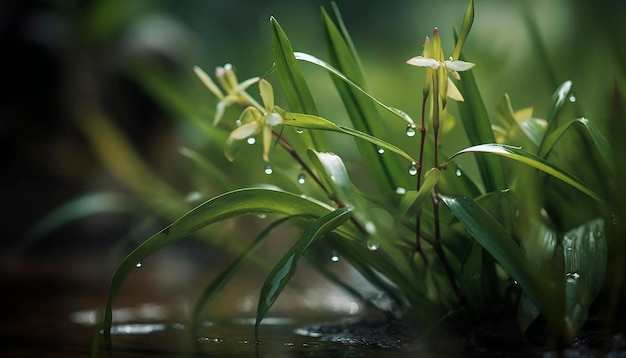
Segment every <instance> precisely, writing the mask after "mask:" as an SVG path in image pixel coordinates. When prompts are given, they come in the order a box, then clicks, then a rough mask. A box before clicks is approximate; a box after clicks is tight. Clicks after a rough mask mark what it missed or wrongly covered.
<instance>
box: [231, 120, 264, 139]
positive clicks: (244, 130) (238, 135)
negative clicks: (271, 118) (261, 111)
mask: <svg viewBox="0 0 626 358" xmlns="http://www.w3.org/2000/svg"><path fill="white" fill-rule="evenodd" d="M260 126H261V124H260V123H259V122H256V121H254V122H250V123H246V124H242V125H241V126H239V127H237V128H235V129H234V130H233V131H232V132H230V136H229V137H230V138H232V139H245V138H248V137H249V136H251V135H253V134H255V133H257V132H258V131H259V128H260Z"/></svg>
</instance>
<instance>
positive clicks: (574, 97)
mask: <svg viewBox="0 0 626 358" xmlns="http://www.w3.org/2000/svg"><path fill="white" fill-rule="evenodd" d="M568 99H569V101H570V102H572V103H574V102H576V93H574V92H572V93H570V94H569V98H568Z"/></svg>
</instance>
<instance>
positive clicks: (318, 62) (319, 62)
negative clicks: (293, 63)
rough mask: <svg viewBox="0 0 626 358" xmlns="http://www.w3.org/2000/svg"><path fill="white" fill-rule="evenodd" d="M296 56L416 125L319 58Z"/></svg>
mask: <svg viewBox="0 0 626 358" xmlns="http://www.w3.org/2000/svg"><path fill="white" fill-rule="evenodd" d="M294 55H295V56H296V59H298V60H300V61H306V62H310V63H312V64H314V65H317V66H320V67H322V68H324V69H326V70H327V71H328V72H330V73H331V74H332V75H334V76H336V77H338V78H339V79H341V80H342V81H344V82H346V83H347V84H349V85H350V86H352V87H354V88H355V89H357V90H358V91H359V92H361V93H363V94H365V95H366V96H367V97H369V98H370V99H371V100H372V101H374V102H375V103H376V104H378V105H379V106H381V107H382V108H383V109H385V110H387V111H388V112H389V113H391V114H393V115H394V116H396V117H398V118H400V119H402V120H403V121H405V122H406V123H408V124H414V123H415V122H414V121H413V119H412V118H411V117H410V116H409V115H408V114H406V113H405V112H403V111H401V110H399V109H397V108H394V107H389V106H387V105H385V104H384V103H382V102H381V101H379V100H378V99H376V98H375V97H374V96H372V95H371V94H369V93H368V92H367V91H365V90H364V89H362V88H361V87H360V86H358V85H357V84H356V83H354V82H352V81H351V80H350V79H349V78H348V77H346V76H345V75H344V74H343V73H341V72H340V71H339V70H337V69H335V68H334V67H332V66H331V65H329V64H327V63H326V62H324V61H322V60H320V59H319V58H317V57H315V56H312V55H309V54H307V53H303V52H296V53H295V54H294Z"/></svg>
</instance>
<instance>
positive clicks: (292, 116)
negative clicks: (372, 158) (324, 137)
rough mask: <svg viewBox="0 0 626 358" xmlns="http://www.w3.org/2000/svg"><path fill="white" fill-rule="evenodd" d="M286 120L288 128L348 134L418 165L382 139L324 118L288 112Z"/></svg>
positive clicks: (285, 123)
mask: <svg viewBox="0 0 626 358" xmlns="http://www.w3.org/2000/svg"><path fill="white" fill-rule="evenodd" d="M284 118H285V122H283V124H284V125H286V126H292V127H297V128H307V129H317V130H324V131H331V132H339V133H343V134H348V135H351V136H353V137H355V138H359V139H361V140H364V141H367V142H370V143H372V144H375V145H376V146H378V147H380V148H383V149H385V150H389V151H391V152H394V153H396V154H398V155H400V156H402V157H403V158H405V159H406V160H408V161H409V162H416V163H417V161H416V160H415V159H413V158H412V157H411V156H410V155H409V154H407V153H406V152H405V151H403V150H402V149H400V148H398V147H396V146H395V145H393V144H390V143H387V142H385V141H383V140H381V139H378V138H376V137H373V136H371V135H369V134H366V133H363V132H360V131H358V130H356V129H352V128H348V127H344V126H340V125H336V124H335V123H333V122H331V121H329V120H326V119H324V118H322V117H317V116H311V115H307V114H301V113H292V112H287V113H285V115H284Z"/></svg>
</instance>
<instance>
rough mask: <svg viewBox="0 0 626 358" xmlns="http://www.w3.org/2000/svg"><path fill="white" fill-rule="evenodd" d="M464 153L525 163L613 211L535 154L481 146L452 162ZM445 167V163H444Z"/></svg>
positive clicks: (578, 180)
mask: <svg viewBox="0 0 626 358" xmlns="http://www.w3.org/2000/svg"><path fill="white" fill-rule="evenodd" d="M464 153H491V154H496V155H499V156H503V157H505V158H509V159H512V160H515V161H517V162H519V163H523V164H526V165H529V166H531V167H533V168H536V169H539V170H541V171H542V172H544V173H546V174H548V175H551V176H553V177H555V178H557V179H559V180H562V181H563V182H565V183H567V184H569V185H571V186H573V187H574V188H576V189H578V190H580V191H581V192H583V193H584V194H586V195H588V196H589V197H591V198H593V199H594V200H596V201H598V202H599V203H600V204H602V205H604V206H605V207H606V208H607V209H611V207H610V206H609V204H608V203H607V202H606V201H605V200H604V199H603V198H602V197H600V196H599V195H598V194H596V193H595V192H594V191H592V190H591V189H590V188H589V187H588V186H587V185H585V183H583V182H582V181H580V179H578V178H576V177H575V176H573V175H572V174H570V173H568V172H567V171H565V170H563V169H561V168H559V167H556V166H554V165H553V164H551V163H549V162H548V161H546V160H544V159H542V158H540V157H538V156H537V155H535V154H532V153H530V152H527V151H525V150H523V149H521V148H519V147H512V146H509V145H505V144H481V145H476V146H473V147H469V148H465V149H463V150H461V151H459V152H456V153H455V154H454V155H452V156H451V157H450V158H449V159H448V161H449V160H452V159H453V158H454V157H456V156H458V155H461V154H464ZM444 165H445V163H444Z"/></svg>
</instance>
